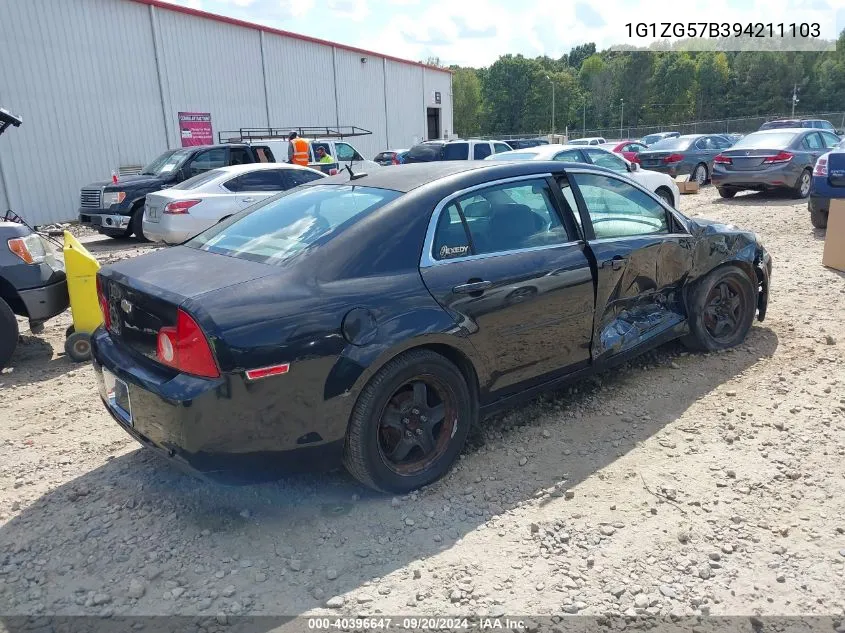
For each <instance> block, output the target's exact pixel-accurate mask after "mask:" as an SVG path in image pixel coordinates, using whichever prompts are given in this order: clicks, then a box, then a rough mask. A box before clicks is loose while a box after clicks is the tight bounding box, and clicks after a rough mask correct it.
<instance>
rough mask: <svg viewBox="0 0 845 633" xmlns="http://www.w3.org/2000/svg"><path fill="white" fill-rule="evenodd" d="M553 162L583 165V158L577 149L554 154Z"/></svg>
mask: <svg viewBox="0 0 845 633" xmlns="http://www.w3.org/2000/svg"><path fill="white" fill-rule="evenodd" d="M554 160H559V161H561V162H564V163H583V162H584V158H583V157H582V156H581V152H579V151H578V150H577V149H569V150H566V151H565V152H560V153H558V154H555V157H554Z"/></svg>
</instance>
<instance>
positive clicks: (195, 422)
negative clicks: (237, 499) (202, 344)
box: [91, 327, 343, 484]
mask: <svg viewBox="0 0 845 633" xmlns="http://www.w3.org/2000/svg"><path fill="white" fill-rule="evenodd" d="M91 354H92V358H93V365H94V373H95V377H96V380H97V385H98V388H99V392H100V399H101V400H102V401H103V404H104V406H105V407H106V409H107V410H108V412H109V414H110V415H111V416H112V418H114V420H115V421H116V422H117V423H118V424H119V425H120V426H121V428H123V429H124V430H125V431H126V432H127V433H129V435H131V436H132V437H134V438H135V439H136V440H137V441H138V442H140V443H141V444H142V445H144V446H145V447H147V448H151V449H153V450H155V451H156V452H157V453H159V454H160V455H162V456H164V457H166V458H167V459H169V460H171V461H173V462H174V463H175V464H176V465H177V466H179V467H181V468H183V469H186V470H189V471H191V472H193V473H194V474H197V475H199V476H201V477H203V478H205V479H210V480H214V481H219V482H221V483H230V484H244V483H254V482H259V481H267V480H272V479H276V478H278V477H279V476H282V475H284V474H288V473H294V472H304V471H314V470H325V469H331V468H335V467H338V466H340V465H341V457H342V453H343V437H342V433H341V435H340V437H335V438H332V439H330V440H323V438H322V437H321V436H320V435H319V434H317V433H315V432H313V430H311V429H309V428H303V426H302V424H301V423H298V422H297V421H294V418H293V416H292V415H289V414H288V413H287V412H286V411H284V410H277V409H276V407H275V406H274V405H275V401H270V402H266V401H265V402H262V401H260V400H261V393H262V390H260V389H256V387H257V386H258V385H252V384H246V383H245V382H244V379H243V378H242V377H241V376H237V375H224V376H222V377H221V378H218V379H214V380H210V379H205V378H196V377H193V376H188V375H185V374H178V373H174V372H171V371H170V370H168V369H166V368H161V369H159V368H154V367H152V366H151V365H152V363H151V362H150V361H147V362H144V359H138V358H136V357H135V355H134V353H132V352H128V351H126V350H125V349H124V348H123V345H122V344H117V343H115V342H114V340H113V339H112V338H111V336H110V335H109V334H108V333H107V332H106V331H105V330H104V329H103V328H102V327H101V328H99V329H97V330H96V331H95V332H94V334H93V335H92V337H91ZM103 368H106V369H108V370H109V371H110V372H111V373H112V374H114V375H115V376H116V377H117V378H119V379H120V380H122V381H124V382H125V383H126V385H127V387H128V391H129V400H130V403H131V409H132V411H131V413H132V421H131V423H128V422H127V421H126V420H125V419H124V417H123V416H122V415H120V414H119V413H118V412H117V410H115V409H113V408H112V406H111V405H110V404H109V403H108V401H107V398H106V394H105V382H104V378H103ZM269 386H270V387H272V385H269ZM262 387H263V386H262ZM265 393H266V392H265ZM321 417H322V416H320V415H319V412H318V411H313V418H314V420H315V423H316V421H317V420H319V419H320V418H321ZM314 426H316V424H315V425H314ZM311 428H313V427H311Z"/></svg>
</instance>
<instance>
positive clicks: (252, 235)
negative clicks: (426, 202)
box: [185, 185, 402, 265]
mask: <svg viewBox="0 0 845 633" xmlns="http://www.w3.org/2000/svg"><path fill="white" fill-rule="evenodd" d="M401 195H402V193H401V192H399V191H393V190H389V189H376V188H373V187H357V186H350V185H316V186H314V187H304V188H302V189H296V190H294V191H291V192H290V193H288V194H282V195H281V196H277V197H273V198H271V199H270V200H269V201H267V202H265V203H263V204H261V205H259V206H257V207H251V208H250V209H249V210H248V211H246V212H243V213H239V214H237V215H233V216H232V217H231V218H230V219H228V220H224V221H223V222H220V223H219V224H216V225H214V226H213V227H211V228H210V229H208V230H206V231H204V232H202V233H200V234H199V235H197V236H196V237H194V238H193V239H191V240H189V241H188V242H186V243H185V246H188V247H191V248H196V249H199V250H202V251H208V252H211V253H217V254H220V255H226V256H229V257H235V258H238V259H248V260H251V261H256V262H260V263H264V264H270V265H281V264H283V263H284V262H286V261H287V260H289V259H290V258H291V257H293V256H295V255H297V254H298V253H301V252H303V251H304V250H306V249H307V248H309V247H317V246H319V245H321V244H325V243H327V242H329V241H331V240H332V239H333V238H334V237H335V236H337V235H340V234H341V233H343V232H344V231H345V230H346V229H348V228H349V227H350V226H352V225H354V224H355V223H356V222H358V221H359V220H360V219H361V218H363V217H365V216H366V215H368V214H369V213H370V212H372V211H374V210H375V209H378V208H380V207H383V206H384V205H386V204H388V203H389V202H391V201H393V200H395V199H396V198H398V197H400V196H401Z"/></svg>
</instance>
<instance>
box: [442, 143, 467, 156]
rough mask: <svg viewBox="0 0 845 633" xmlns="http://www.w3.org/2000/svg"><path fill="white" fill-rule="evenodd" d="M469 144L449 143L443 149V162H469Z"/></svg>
mask: <svg viewBox="0 0 845 633" xmlns="http://www.w3.org/2000/svg"><path fill="white" fill-rule="evenodd" d="M468 158H469V143H449V144H448V145H446V146H444V147H443V160H467V159H468Z"/></svg>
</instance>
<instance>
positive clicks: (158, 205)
mask: <svg viewBox="0 0 845 633" xmlns="http://www.w3.org/2000/svg"><path fill="white" fill-rule="evenodd" d="M325 177H326V175H325V174H323V173H322V172H319V171H316V170H314V169H310V168H308V167H300V166H298V165H290V164H287V163H251V164H248V165H232V166H231V167H221V168H219V169H212V170H210V171H207V172H205V173H202V174H199V175H197V176H194V177H193V178H189V179H188V180H186V181H184V182H182V183H179V184H178V185H176V186H175V187H171V188H170V189H163V190H162V191H157V192H155V193H151V194H149V195H147V199H146V204H145V207H144V221H143V229H144V236H145V237H146V238H147V239H149V240H152V241H154V242H164V243H166V244H181V243H182V242H184V241H185V240H188V239H190V238H192V237H194V236H195V235H197V234H199V233H202V232H203V231H204V230H206V229H207V228H209V227H211V226H214V225H215V224H217V223H218V222H219V221H220V220H222V219H223V218H227V217H229V216H230V215H234V214H235V213H238V212H239V211H242V210H243V209H246V208H247V207H248V206H250V205H252V204H255V203H257V202H261V201H262V200H264V199H265V198H269V197H270V196H274V195H276V194H277V193H279V192H281V191H286V190H288V189H293V188H294V187H296V186H298V185H301V184H304V183H306V182H311V181H312V180H317V179H319V178H325Z"/></svg>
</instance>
